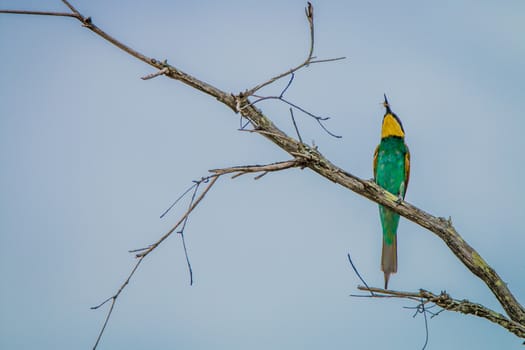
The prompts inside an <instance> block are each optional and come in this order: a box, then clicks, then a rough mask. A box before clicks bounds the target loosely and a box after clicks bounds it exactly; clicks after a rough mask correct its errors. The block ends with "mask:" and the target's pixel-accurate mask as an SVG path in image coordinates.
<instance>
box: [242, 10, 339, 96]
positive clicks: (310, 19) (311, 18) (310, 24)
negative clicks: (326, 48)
mask: <svg viewBox="0 0 525 350" xmlns="http://www.w3.org/2000/svg"><path fill="white" fill-rule="evenodd" d="M305 13H306V19H307V20H308V27H309V29H310V46H309V48H308V55H307V56H306V59H305V60H304V62H302V63H301V64H299V65H298V66H296V67H294V68H291V69H289V70H288V71H286V72H284V73H281V74H278V75H276V76H274V77H273V78H270V79H269V80H267V81H265V82H263V83H260V84H258V85H256V86H254V87H253V88H251V89H248V90H246V91H245V92H244V93H243V94H242V95H243V96H244V97H249V96H252V95H253V94H254V93H255V92H257V91H258V90H260V89H261V88H263V87H265V86H267V85H270V84H272V83H274V82H275V81H277V80H279V79H281V78H284V77H285V76H287V75H290V74H294V73H295V72H297V71H298V70H300V69H301V68H303V67H307V66H309V65H310V64H313V63H322V62H332V61H338V60H342V59H345V57H337V58H329V59H322V60H314V58H315V57H314V56H313V54H314V7H313V6H312V4H311V3H310V2H308V6H307V7H306V8H305Z"/></svg>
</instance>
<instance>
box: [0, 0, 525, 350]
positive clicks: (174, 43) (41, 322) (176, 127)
mask: <svg viewBox="0 0 525 350" xmlns="http://www.w3.org/2000/svg"><path fill="white" fill-rule="evenodd" d="M72 2H73V3H74V4H75V5H77V6H78V8H79V9H80V11H81V12H82V13H83V14H85V15H89V16H92V18H93V21H94V23H95V24H97V25H99V26H100V27H101V28H103V29H104V30H106V31H107V32H109V33H111V34H113V35H114V36H115V37H117V38H119V39H121V40H122V41H123V42H125V43H127V44H129V45H131V46H132V47H134V48H136V49H138V50H139V51H142V52H144V53H145V54H147V55H149V56H153V57H156V58H158V59H168V61H169V62H170V63H171V64H173V65H175V66H176V67H178V68H180V69H182V70H185V71H186V72H188V73H190V74H193V75H195V76H197V77H199V78H200V79H202V80H205V81H207V82H209V83H211V84H213V85H215V86H217V87H219V88H220V89H222V90H225V91H228V92H235V93H237V92H239V91H242V90H244V89H246V88H248V87H251V86H253V85H255V84H257V83H259V82H261V81H264V80H266V79H268V78H269V77H271V76H273V75H275V74H276V73H280V72H282V71H283V70H286V69H288V68H290V67H292V66H294V65H296V64H297V63H299V62H300V61H301V60H303V59H304V57H305V55H306V52H307V49H308V28H307V23H306V20H305V18H304V6H305V5H306V2H304V1H299V0H293V1H292V0H290V1H276V0H267V1H260V0H257V1H253V0H243V1H233V0H232V1H220V2H218V1H217V2H216V1H191V2H190V1H167V0H166V1H160V0H151V1H140V2H139V1H107V0H105V1H102V0H90V1H87V0H72ZM314 5H315V25H316V51H315V54H316V55H317V56H318V57H319V58H330V57H337V56H347V57H348V58H347V59H346V60H344V61H340V62H334V63H327V64H319V65H313V66H311V67H310V68H308V69H306V70H303V71H301V72H300V73H298V74H297V76H296V79H295V82H294V84H293V85H292V87H291V88H290V89H289V91H288V92H287V97H288V99H290V100H291V101H293V102H295V103H297V104H298V105H300V106H302V107H304V108H306V109H308V110H309V111H311V112H313V113H317V114H320V115H323V116H330V117H331V119H330V120H329V121H328V122H327V127H329V128H330V129H331V130H332V131H334V132H335V133H338V134H341V135H342V136H343V138H342V139H334V138H332V137H330V136H329V135H327V134H326V133H324V132H323V131H322V130H321V129H320V128H319V127H318V126H317V124H316V123H315V122H314V121H313V120H312V119H309V118H308V117H307V116H305V115H301V114H300V113H299V112H296V113H295V115H296V119H297V122H298V124H299V128H300V129H301V134H302V137H303V139H304V140H305V141H306V142H308V143H310V144H311V143H312V142H315V144H316V145H318V146H319V149H320V151H321V152H323V153H324V154H325V155H326V156H327V157H328V158H329V159H330V160H332V161H333V162H334V163H335V164H337V165H339V166H341V167H342V168H344V169H346V170H347V171H349V172H351V173H352V174H355V175H357V176H360V177H362V178H371V177H372V154H373V151H374V148H375V146H376V145H377V143H378V142H379V131H380V123H381V119H382V116H383V113H384V110H383V108H382V106H381V103H380V102H381V101H382V96H383V93H387V95H388V97H389V100H390V103H391V106H392V109H393V111H394V112H396V113H397V114H398V116H399V117H400V118H401V119H402V121H403V123H404V127H405V131H406V134H407V138H406V141H407V143H408V145H409V146H410V149H411V152H412V174H411V180H410V184H409V187H408V193H407V196H406V200H407V201H409V202H411V203H413V204H415V205H417V206H419V207H420V208H422V209H424V210H426V211H428V212H430V213H432V214H434V215H438V216H444V217H449V216H451V217H452V220H453V223H454V225H455V227H456V228H457V230H458V232H459V233H460V234H461V235H462V236H463V237H464V239H465V240H467V241H468V242H469V243H470V244H471V245H472V246H474V247H475V248H476V249H477V250H478V252H479V253H480V254H481V255H482V256H483V257H484V258H485V259H486V260H487V262H488V263H489V264H491V265H492V266H493V267H494V268H495V269H496V270H497V271H498V273H499V274H500V275H501V276H502V278H503V280H504V281H506V282H507V283H508V286H509V287H510V289H511V291H513V292H514V293H515V295H516V297H517V298H518V299H520V300H521V301H522V302H525V279H524V278H523V276H524V275H525V260H524V257H523V250H524V246H525V232H524V230H523V217H524V213H525V205H524V204H523V198H524V195H525V190H524V189H523V185H522V182H523V179H524V178H525V166H524V159H525V157H524V153H523V149H525V140H524V139H523V137H522V133H523V129H524V127H525V118H524V116H523V101H525V87H524V81H525V40H524V37H525V22H524V21H523V18H524V13H525V2H523V1H521V0H515V1H505V2H492V1H461V2H458V1H439V2H432V3H430V2H421V1H396V2H392V1H369V2H363V1H316V2H314ZM0 8H11V9H33V10H57V11H65V10H66V8H65V7H64V6H63V5H62V4H61V2H60V1H58V0H56V1H46V2H43V1H22V0H17V1H14V0H13V1H8V0H0ZM0 62H1V64H0V77H1V78H0V163H1V171H0V193H1V196H0V247H1V254H0V275H1V278H2V282H1V284H0V310H1V312H0V348H2V349H36V348H38V349H86V348H90V347H91V346H92V345H93V343H94V341H95V338H96V335H97V334H98V331H99V329H100V327H101V325H102V323H103V320H104V317H105V315H106V310H107V309H102V310H98V311H92V310H90V309H89V308H90V307H91V306H93V305H95V304H97V303H99V302H101V301H102V300H104V299H105V298H107V297H109V296H110V295H112V293H114V292H115V291H116V290H117V289H118V287H119V286H120V284H121V283H122V282H123V280H124V278H125V277H126V276H127V274H128V273H129V271H130V269H131V268H132V265H133V264H134V258H133V256H132V255H130V254H129V253H127V251H128V250H129V249H134V248H140V247H143V246H146V245H148V244H150V243H152V242H154V241H155V240H156V239H157V238H158V237H160V236H161V235H162V234H163V233H164V232H165V231H166V230H168V229H169V228H170V227H171V225H172V224H173V223H174V222H176V220H177V219H178V217H179V215H180V214H181V212H182V211H183V210H184V209H185V207H186V205H187V203H182V204H181V205H180V206H179V207H177V208H175V209H174V210H173V211H172V212H171V213H170V214H169V215H167V216H166V217H165V218H164V219H159V215H160V214H161V213H162V212H163V211H164V210H165V209H166V208H167V207H168V206H169V204H170V203H171V202H172V201H173V200H174V199H176V198H177V197H178V196H179V195H180V194H181V193H182V192H183V191H184V190H185V189H186V188H187V187H188V186H190V185H191V181H192V180H193V179H198V178H200V177H201V176H204V175H206V174H207V170H208V169H212V168H218V167H227V166H234V165H243V164H264V163H267V162H274V161H280V160H286V159H289V156H288V155H286V154H285V153H284V152H283V151H281V150H280V149H278V148H277V147H276V146H274V145H273V144H271V143H270V142H268V141H267V140H265V139H264V138H262V137H260V136H258V135H255V134H250V133H244V132H239V131H237V129H238V123H239V119H238V115H235V114H234V113H232V112H231V110H229V109H228V108H225V107H224V106H222V105H221V104H220V103H218V102H217V101H215V100H214V99H213V98H210V97H209V96H207V95H204V94H202V93H200V92H198V91H196V90H193V89H191V88H189V87H187V86H184V85H182V84H181V83H179V82H177V81H173V80H169V79H167V78H163V77H160V78H157V79H153V80H150V81H142V80H140V77H141V76H144V75H147V74H149V73H152V72H153V70H152V69H151V68H150V67H148V66H146V65H145V64H143V63H141V62H138V61H137V60H135V59H133V58H132V57H130V56H128V55H126V54H125V53H123V52H121V51H120V50H118V49H117V48H115V47H113V46H111V45H110V44H108V43H107V42H104V41H103V40H102V39H101V38H99V37H97V36H96V35H94V34H93V33H91V32H89V31H88V30H86V29H84V28H82V27H81V26H80V25H79V23H78V22H77V21H75V20H73V19H68V18H52V17H38V16H33V17H29V16H14V15H0ZM285 83H286V82H285V81H283V82H279V83H277V84H275V85H273V86H271V87H269V88H267V89H265V90H264V91H262V92H261V93H263V94H266V95H271V94H278V93H279V92H280V90H281V89H282V87H283V86H284V84H285ZM259 107H260V108H262V109H263V110H264V111H265V113H267V114H268V116H270V117H271V118H272V119H273V120H274V121H275V123H276V124H277V125H278V126H279V127H281V128H282V129H283V130H285V131H286V132H289V133H293V132H294V131H293V125H292V123H291V121H290V117H289V114H288V107H287V106H285V105H283V104H280V103H278V102H275V101H269V102H265V103H261V104H260V105H259ZM252 178H253V177H250V176H245V177H241V178H238V179H235V180H230V179H228V178H224V179H221V180H220V181H219V182H218V183H217V185H216V187H215V188H214V189H213V190H212V192H210V193H209V194H208V197H207V198H206V200H205V201H204V202H203V203H202V205H201V206H200V207H199V208H198V210H197V211H196V212H195V213H194V215H192V216H191V218H190V220H189V222H188V226H187V228H186V238H187V245H188V249H189V254H190V259H191V262H192V264H193V270H194V277H195V284H194V285H193V286H190V285H189V277H188V272H187V268H186V264H185V259H184V253H183V250H182V246H181V242H180V239H179V237H177V236H173V237H171V238H170V239H168V240H167V241H166V242H165V243H164V244H163V245H162V246H161V247H160V248H159V249H158V250H157V251H155V252H154V253H153V254H152V255H150V256H149V257H148V258H147V259H146V260H145V261H144V262H143V264H142V266H141V268H140V270H139V271H138V272H137V274H136V275H135V277H134V279H133V280H132V282H131V283H130V285H129V286H128V288H127V289H126V290H125V291H124V293H123V294H122V295H121V298H120V299H119V301H118V303H117V305H116V308H115V312H114V315H113V317H112V319H111V321H110V324H109V326H108V328H107V330H106V334H105V335H104V338H103V340H102V343H101V346H100V348H101V349H145V348H150V349H171V348H178V349H212V348H213V349H362V348H367V349H380V348H381V349H384V348H389V349H420V348H421V347H422V346H423V343H424V340H425V331H424V321H423V318H422V317H421V315H418V316H417V317H415V318H413V317H412V316H413V313H414V310H410V309H405V308H404V307H405V306H408V307H410V306H415V305H414V304H412V303H410V302H408V301H399V300H372V299H368V298H353V297H350V294H352V293H357V290H356V287H357V285H358V284H360V281H359V280H358V278H357V277H356V276H355V274H354V273H353V272H352V270H351V268H350V266H349V264H348V262H347V259H346V254H347V253H351V254H352V257H353V260H354V262H355V264H356V265H357V267H358V268H359V270H360V272H361V274H362V275H363V276H364V278H365V279H366V280H367V281H368V283H369V284H371V285H374V286H381V285H382V280H383V275H382V273H381V271H380V269H379V262H380V254H381V233H380V232H381V229H380V223H379V214H378V209H377V205H376V204H375V203H372V202H370V201H368V200H366V199H364V198H362V197H360V196H358V195H356V194H355V193H353V192H350V191H347V190H345V189H343V188H341V187H339V186H337V185H335V184H333V183H330V182H329V181H327V180H325V179H323V178H321V177H319V176H317V175H315V174H313V173H312V172H311V171H308V170H303V171H301V170H289V171H286V172H282V173H277V174H269V175H267V176H265V177H263V178H262V179H260V180H258V181H254V180H253V179H252ZM398 246H399V272H398V273H397V274H395V275H393V276H392V277H391V282H390V287H391V288H393V289H399V290H407V291H417V290H418V289H419V288H425V289H429V290H431V291H434V292H436V293H439V292H440V291H441V290H446V291H447V292H449V293H450V294H451V295H452V296H453V297H456V298H458V299H464V298H466V299H469V300H472V301H475V302H480V303H483V304H485V305H486V306H488V307H491V308H494V309H495V310H497V311H502V310H501V308H500V306H499V305H498V304H497V302H496V300H495V298H494V297H493V296H492V295H491V293H490V292H489V291H488V290H487V288H486V287H485V286H484V284H483V283H482V282H481V281H480V280H479V279H477V278H476V277H474V276H472V275H471V274H470V272H469V271H468V270H467V269H466V268H465V267H464V266H463V265H461V264H460V263H459V262H458V260H457V259H456V258H455V256H454V255H453V254H452V253H451V252H450V251H449V250H448V249H447V248H446V246H445V245H444V243H443V242H442V241H440V240H439V239H438V238H437V237H436V236H435V235H434V234H432V233H431V232H429V231H427V230H425V229H423V228H421V227H419V226H417V225H415V224H413V223H411V222H409V221H407V220H405V219H402V220H401V223H400V227H399V240H398ZM429 332H430V333H429V347H428V349H468V348H475V349H522V348H523V346H522V345H521V343H522V341H523V340H520V339H518V338H516V337H515V336H514V335H512V334H511V333H509V332H507V331H506V330H504V329H502V328H500V327H498V326H496V325H493V324H491V323H489V322H488V321H485V320H481V319H477V318H475V317H472V316H465V315H461V314H457V313H446V312H445V313H441V314H440V315H439V316H438V317H435V318H433V319H431V320H429Z"/></svg>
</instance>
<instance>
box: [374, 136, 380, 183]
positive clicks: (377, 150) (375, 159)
mask: <svg viewBox="0 0 525 350" xmlns="http://www.w3.org/2000/svg"><path fill="white" fill-rule="evenodd" d="M378 152H379V145H377V147H376V150H375V151H374V181H375V179H376V171H377V153H378Z"/></svg>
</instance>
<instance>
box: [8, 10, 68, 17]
mask: <svg viewBox="0 0 525 350" xmlns="http://www.w3.org/2000/svg"><path fill="white" fill-rule="evenodd" d="M0 13H8V14H13V15H38V16H56V17H73V18H78V16H77V15H76V14H74V13H70V12H51V11H24V10H0Z"/></svg>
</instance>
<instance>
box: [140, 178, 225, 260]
mask: <svg viewBox="0 0 525 350" xmlns="http://www.w3.org/2000/svg"><path fill="white" fill-rule="evenodd" d="M218 179H219V176H214V177H212V179H211V181H210V183H209V184H208V186H206V188H205V189H204V191H202V193H201V194H200V195H199V197H198V198H197V199H196V200H195V202H194V203H193V204H192V205H191V206H190V207H189V208H188V210H186V212H185V213H184V215H183V216H182V217H181V218H180V219H179V221H177V223H176V224H175V225H173V227H172V228H171V229H170V230H169V231H168V232H166V233H165V234H164V235H162V237H160V238H159V240H158V241H156V242H155V243H153V244H151V246H150V247H149V248H148V249H146V250H145V251H144V252H142V253H139V254H137V255H136V257H137V258H142V257H145V256H147V255H148V254H149V253H151V252H152V251H153V250H155V248H157V247H158V246H159V245H160V244H161V243H162V242H163V241H164V240H165V239H166V238H168V237H169V236H171V234H172V233H173V232H174V231H175V230H176V229H177V228H178V227H179V225H181V224H182V223H183V222H184V220H186V217H187V216H188V215H190V213H191V212H192V211H193V209H195V207H196V206H197V205H199V203H200V202H201V201H202V199H203V198H204V197H205V196H206V194H207V193H208V191H209V190H210V189H211V188H212V187H213V185H214V184H215V182H216V181H217V180H218Z"/></svg>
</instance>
